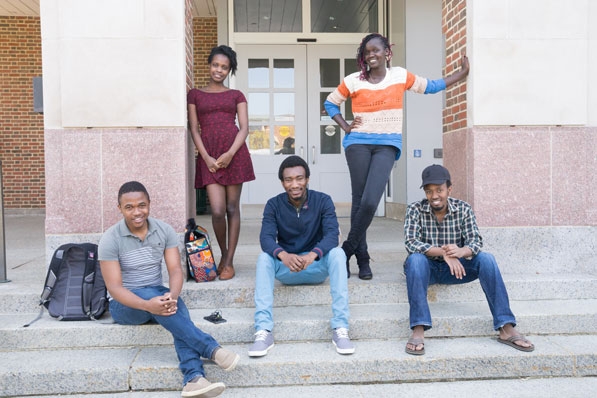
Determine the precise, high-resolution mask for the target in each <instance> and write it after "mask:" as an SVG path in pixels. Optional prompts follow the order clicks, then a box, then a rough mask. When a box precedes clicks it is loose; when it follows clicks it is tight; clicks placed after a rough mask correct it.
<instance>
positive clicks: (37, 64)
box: [0, 16, 45, 209]
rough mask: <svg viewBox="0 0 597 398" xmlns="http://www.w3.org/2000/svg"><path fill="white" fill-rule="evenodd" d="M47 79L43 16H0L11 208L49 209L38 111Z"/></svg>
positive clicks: (4, 152)
mask: <svg viewBox="0 0 597 398" xmlns="http://www.w3.org/2000/svg"><path fill="white" fill-rule="evenodd" d="M41 75H42V67H41V33H40V23H39V18H38V17H12V16H11V17H8V16H0V158H1V159H2V169H3V177H4V178H3V182H4V206H5V207H6V208H21V209H36V208H37V209H39V208H42V209H43V208H45V180H44V178H45V173H44V121H43V115H41V114H38V113H35V112H33V77H36V76H41Z"/></svg>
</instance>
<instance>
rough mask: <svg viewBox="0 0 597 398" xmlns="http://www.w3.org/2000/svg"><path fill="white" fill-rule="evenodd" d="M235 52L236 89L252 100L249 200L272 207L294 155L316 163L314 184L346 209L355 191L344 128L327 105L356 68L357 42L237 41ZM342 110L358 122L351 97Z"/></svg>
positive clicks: (245, 190) (245, 200) (311, 185)
mask: <svg viewBox="0 0 597 398" xmlns="http://www.w3.org/2000/svg"><path fill="white" fill-rule="evenodd" d="M236 51H237V54H238V71H237V76H236V87H237V88H238V89H240V90H241V91H242V92H243V93H244V94H245V95H246V97H247V101H248V105H249V137H248V140H247V145H248V147H249V151H250V152H251V159H252V161H253V166H254V168H255V175H256V180H255V181H253V182H251V183H248V184H245V187H244V188H243V203H244V204H265V202H266V201H267V199H269V198H270V197H272V196H274V195H276V194H278V193H280V192H282V187H281V185H280V180H279V179H278V167H279V166H280V163H281V162H282V160H283V159H284V158H285V157H286V156H287V155H288V154H292V153H294V154H296V155H299V156H301V157H302V158H303V159H304V160H305V161H307V163H308V164H309V168H310V171H311V177H310V180H309V188H310V189H314V190H318V191H322V192H325V193H327V194H329V195H330V196H331V197H332V199H333V200H334V202H335V203H336V205H337V207H341V208H344V209H346V207H347V205H349V203H350V201H351V189H350V177H349V174H348V167H347V165H346V159H345V157H344V149H343V147H342V138H343V137H344V131H342V129H340V128H339V126H338V125H337V124H336V123H335V122H334V121H333V120H331V119H330V117H329V116H328V115H327V113H326V112H325V109H324V106H323V102H324V101H325V99H326V97H327V96H328V94H329V93H330V92H332V91H333V90H334V89H335V88H336V87H337V86H338V84H340V82H341V79H342V78H343V77H344V76H345V75H347V74H349V73H352V72H354V71H356V62H355V51H356V47H355V46H354V45H317V44H297V45H238V46H237V47H236ZM345 108H346V109H345ZM342 113H343V115H345V117H346V119H347V120H348V121H350V120H351V119H352V114H351V110H350V102H347V103H346V104H344V105H343V106H342ZM338 210H340V209H338ZM342 212H343V213H344V212H345V211H342Z"/></svg>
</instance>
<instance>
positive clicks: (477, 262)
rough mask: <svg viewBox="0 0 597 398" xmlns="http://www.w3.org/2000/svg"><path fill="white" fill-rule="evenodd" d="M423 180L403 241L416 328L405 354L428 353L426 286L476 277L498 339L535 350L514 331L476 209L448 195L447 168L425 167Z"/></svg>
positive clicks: (412, 323) (409, 210)
mask: <svg viewBox="0 0 597 398" xmlns="http://www.w3.org/2000/svg"><path fill="white" fill-rule="evenodd" d="M422 179H423V183H422V185H421V188H423V189H424V191H425V197H426V199H423V200H421V201H419V202H415V203H412V204H410V205H409V206H408V208H407V210H406V218H405V220H404V242H405V245H406V250H407V251H408V253H409V256H408V257H407V259H406V261H405V262H404V273H405V275H406V285H407V289H408V302H409V304H410V328H411V329H412V331H413V333H412V336H411V337H410V339H409V340H408V343H407V344H406V352H407V353H408V354H412V355H423V354H425V344H424V340H423V335H424V333H425V330H428V329H431V313H430V312H429V304H428V303H427V287H428V286H429V285H431V284H434V283H440V284H446V285H450V284H460V283H467V282H471V281H474V280H475V279H477V278H478V279H479V282H480V283H481V287H482V288H483V291H484V292H485V297H486V298H487V302H488V304H489V308H490V310H491V314H492V316H493V327H494V329H495V330H499V334H500V335H499V337H498V341H499V342H500V343H503V344H506V345H509V346H511V347H513V348H516V349H517V350H521V351H527V352H528V351H533V350H534V348H535V347H534V345H533V344H532V343H531V342H530V341H528V340H527V339H526V338H524V336H522V335H520V334H518V332H517V331H516V329H515V326H516V319H515V318H514V314H512V311H511V310H510V303H509V300H508V292H507V291H506V286H505V285H504V281H503V280H502V275H501V273H500V270H499V268H498V266H497V263H496V261H495V258H494V257H493V255H491V254H489V253H486V252H482V251H481V248H482V247H483V239H482V238H481V235H480V234H479V228H478V227H477V221H476V219H475V214H474V212H473V209H472V207H471V206H470V205H469V204H468V203H466V202H464V201H462V200H458V199H454V198H452V197H450V193H451V192H452V183H451V181H450V173H449V172H448V170H447V169H446V168H445V167H443V166H440V165H436V164H434V165H431V166H429V167H427V168H426V169H425V170H423V174H422Z"/></svg>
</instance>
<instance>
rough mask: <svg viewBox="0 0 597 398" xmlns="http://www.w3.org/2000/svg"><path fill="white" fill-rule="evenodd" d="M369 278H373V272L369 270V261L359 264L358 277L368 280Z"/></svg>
mask: <svg viewBox="0 0 597 398" xmlns="http://www.w3.org/2000/svg"><path fill="white" fill-rule="evenodd" d="M371 278H373V272H371V267H370V266H369V262H367V263H365V264H359V279H363V280H369V279H371Z"/></svg>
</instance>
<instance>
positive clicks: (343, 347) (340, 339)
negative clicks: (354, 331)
mask: <svg viewBox="0 0 597 398" xmlns="http://www.w3.org/2000/svg"><path fill="white" fill-rule="evenodd" d="M332 343H334V346H336V351H337V352H338V354H343V355H347V354H353V353H354V344H352V341H350V337H348V329H346V328H336V329H334V332H333V334H332Z"/></svg>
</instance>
